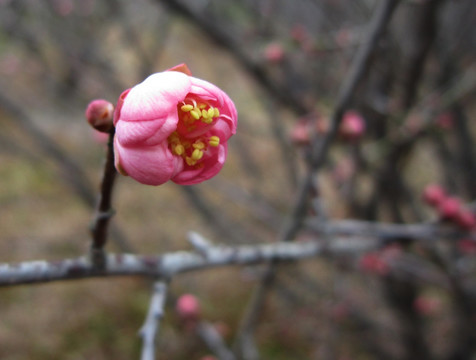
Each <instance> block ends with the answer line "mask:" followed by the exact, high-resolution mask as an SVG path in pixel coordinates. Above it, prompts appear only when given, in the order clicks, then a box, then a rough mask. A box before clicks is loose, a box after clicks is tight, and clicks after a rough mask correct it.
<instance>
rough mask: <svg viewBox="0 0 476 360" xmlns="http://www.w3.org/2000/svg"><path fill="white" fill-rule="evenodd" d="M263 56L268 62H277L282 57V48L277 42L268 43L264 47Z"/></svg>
mask: <svg viewBox="0 0 476 360" xmlns="http://www.w3.org/2000/svg"><path fill="white" fill-rule="evenodd" d="M264 57H265V59H266V60H267V61H269V62H270V63H279V62H281V61H282V60H283V59H284V49H283V46H282V45H281V44H279V43H276V42H274V43H270V44H268V45H267V46H266V47H265V49H264Z"/></svg>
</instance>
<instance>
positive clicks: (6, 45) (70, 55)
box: [0, 0, 476, 360]
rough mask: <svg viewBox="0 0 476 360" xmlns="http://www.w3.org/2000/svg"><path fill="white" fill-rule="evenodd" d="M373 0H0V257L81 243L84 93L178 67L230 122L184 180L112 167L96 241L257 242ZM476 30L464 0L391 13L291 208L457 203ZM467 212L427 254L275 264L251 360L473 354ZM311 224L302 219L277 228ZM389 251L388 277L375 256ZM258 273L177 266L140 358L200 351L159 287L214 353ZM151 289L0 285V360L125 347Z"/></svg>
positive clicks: (361, 211)
mask: <svg viewBox="0 0 476 360" xmlns="http://www.w3.org/2000/svg"><path fill="white" fill-rule="evenodd" d="M382 3H383V1H378V0H355V1H345V0H294V1H289V0H288V1H286V0H259V1H256V0H157V1H153V0H137V1H134V2H131V1H125V0H103V1H97V0H44V1H35V0H0V127H1V131H0V262H10V263H11V262H20V261H28V260H35V259H46V260H58V259H63V258H68V257H77V256H80V255H83V254H85V253H86V251H87V249H88V246H89V232H88V226H89V223H90V222H91V220H92V217H93V208H94V205H95V202H96V197H97V189H98V188H99V183H100V177H101V169H102V165H103V161H104V154H105V139H104V137H102V136H101V135H100V134H98V133H95V132H94V131H93V130H92V129H91V128H89V126H88V125H87V123H86V121H85V119H84V111H85V108H86V106H87V104H88V103H89V101H91V100H92V99H95V98H104V99H107V100H109V101H111V102H112V103H116V101H117V98H118V96H119V95H120V94H121V92H122V91H123V90H125V89H127V88H130V87H132V86H133V85H135V84H137V83H139V82H141V81H142V80H143V79H144V78H145V77H147V76H148V75H150V74H152V73H154V72H158V71H163V70H165V69H168V68H170V67H172V66H174V65H177V64H179V63H186V64H187V65H188V67H189V68H190V69H191V71H192V73H193V75H194V76H196V77H199V78H203V79H206V80H208V81H210V82H212V83H214V84H216V85H217V86H219V87H220V88H221V89H223V90H224V91H225V92H227V93H228V94H229V96H230V97H231V98H232V99H233V100H234V102H235V104H236V107H237V109H238V113H239V126H238V133H237V135H235V136H234V137H233V138H232V140H231V141H230V146H229V155H228V156H229V158H228V161H227V163H226V165H225V167H224V168H223V170H222V171H221V173H220V174H219V175H218V176H217V177H215V178H214V179H212V180H210V181H208V182H205V183H203V184H200V185H197V186H191V187H181V186H177V185H175V184H173V183H167V184H165V185H162V186H160V187H149V186H144V185H141V184H138V183H136V182H134V181H133V180H131V179H129V178H125V177H122V176H121V177H120V178H119V179H118V183H117V185H116V188H115V190H114V201H113V206H114V208H115V210H116V215H115V217H114V220H113V229H112V234H111V241H110V243H109V244H108V250H109V251H111V252H136V253H140V254H156V253H163V252H170V251H175V250H184V249H185V250H187V249H190V245H188V243H187V241H186V235H187V232H188V231H191V230H194V231H198V232H200V233H201V234H203V235H205V236H206V237H208V238H209V239H211V240H212V241H213V242H215V243H224V244H230V245H237V244H256V243H263V242H272V241H276V239H277V238H278V234H280V232H281V231H282V227H283V222H284V220H285V219H287V217H288V215H289V213H290V211H291V209H292V204H293V201H294V198H295V195H296V191H297V189H298V187H299V183H300V181H301V179H302V178H303V176H304V175H305V173H306V171H307V162H306V159H307V158H308V156H309V144H310V142H311V140H312V139H315V138H317V139H319V138H322V137H324V136H326V134H327V133H328V131H329V130H328V129H329V118H330V116H331V114H332V113H333V111H334V108H335V104H336V100H337V98H338V94H339V89H340V88H341V86H342V84H343V83H344V81H345V79H346V78H347V77H348V73H349V69H350V66H351V63H352V60H353V59H354V56H355V54H356V52H357V50H358V49H359V47H360V46H361V45H362V44H365V42H366V41H367V37H366V36H367V33H368V27H369V23H370V22H371V19H372V17H373V16H375V14H376V12H377V8H378V7H379V6H382V5H381V4H382ZM475 20H476V3H475V2H474V1H472V0H458V1H456V0H427V1H425V0H412V1H410V0H407V1H400V2H399V3H398V4H397V6H396V9H395V11H394V13H393V16H392V19H391V21H390V22H389V23H388V24H387V26H386V29H385V31H384V32H383V33H382V35H381V38H380V40H379V42H378V44H377V46H376V47H375V49H374V50H373V52H372V57H371V65H370V67H369V69H367V71H366V73H365V76H364V79H363V81H361V82H360V83H359V86H358V89H357V91H356V92H354V93H353V94H352V97H351V101H350V103H349V104H348V106H347V109H346V110H349V111H347V112H346V113H345V114H344V118H343V121H342V126H341V128H340V130H339V133H338V136H337V138H336V140H335V141H334V143H333V146H332V148H331V151H330V153H329V156H328V157H327V161H326V163H325V166H324V167H322V168H321V169H320V171H319V173H318V174H317V177H316V179H315V183H316V185H315V188H316V193H317V194H318V195H319V197H318V199H319V201H318V206H316V207H315V208H314V213H312V214H309V216H319V217H320V218H321V219H322V218H325V219H333V220H340V219H359V220H366V221H375V222H394V223H435V222H437V221H438V220H439V219H441V218H442V217H443V218H444V217H445V216H446V215H445V213H444V212H445V211H446V210H445V209H446V208H442V207H441V206H440V207H438V206H433V207H432V206H429V205H428V204H429V203H428V201H427V202H426V203H425V201H424V200H422V198H421V195H422V193H423V192H424V189H425V188H427V186H428V185H429V184H437V185H438V186H440V187H441V189H443V190H444V191H445V193H447V194H448V195H451V197H452V199H456V200H455V201H454V202H455V203H458V206H460V207H461V208H464V209H465V211H467V212H469V213H471V211H473V212H474V208H475V203H474V201H475V199H476V153H475V148H474V139H475V136H476V125H475V122H474V115H475V111H476V108H475V102H474V98H475V84H476V66H475V56H476V52H475V50H476V33H475V32H474V22H475ZM349 119H350V120H349ZM430 205H431V202H430ZM473 220H474V215H473ZM468 221H469V225H468V224H466V225H464V224H463V225H461V224H459V223H458V224H456V225H455V226H456V227H458V229H461V230H464V231H465V233H464V236H463V235H461V236H460V237H458V238H457V239H452V240H451V241H444V240H440V239H437V238H435V239H433V240H434V241H433V242H432V243H431V246H428V245H427V244H426V243H425V244H426V245H425V246H420V244H419V243H417V244H414V243H409V241H408V239H404V238H402V239H398V240H399V241H398V242H396V243H395V244H392V245H389V246H386V247H382V248H380V249H376V251H375V253H372V254H358V253H356V254H355V256H348V257H340V258H336V257H331V256H323V257H321V258H319V259H313V260H306V261H302V262H299V263H293V264H289V265H285V266H282V267H280V269H279V271H278V273H277V277H276V280H275V283H274V287H273V289H272V290H270V291H269V296H268V297H267V299H266V303H265V306H264V307H263V311H262V312H261V314H260V321H259V324H258V326H257V328H256V342H257V346H258V348H259V351H260V354H261V358H262V359H339V360H347V359H448V360H450V359H454V360H456V359H474V358H475V357H474V356H475V353H476V351H475V344H476V339H475V336H476V335H475V330H474V329H476V308H475V305H474V304H475V303H476V302H475V301H474V300H475V297H476V292H475V291H476V287H475V285H476V283H475V276H474V275H475V270H476V267H475V265H476V262H475V254H476V246H475V242H474V237H475V235H474V233H475V227H474V224H473V225H471V224H472V223H471V220H468ZM447 223H448V222H447ZM450 223H451V221H450ZM450 226H452V224H450ZM319 236H320V235H319V234H317V233H316V232H315V231H312V230H311V229H308V228H305V227H304V228H302V229H301V231H299V232H298V234H297V235H296V239H290V240H298V241H303V240H305V239H309V238H312V239H316V238H317V239H319ZM395 254H396V255H395ZM395 256H398V257H399V259H402V263H403V264H404V265H402V266H400V272H395V271H394V269H393V268H392V267H391V266H390V265H389V264H387V261H389V260H388V259H390V258H392V259H393V258H394V257H395ZM402 269H403V270H402ZM258 270H259V269H258ZM395 274H397V275H398V276H397V275H395ZM402 274H404V275H402ZM258 280H259V271H258V273H257V271H256V268H254V267H253V268H241V269H237V268H229V269H213V270H210V271H206V272H199V273H195V274H186V275H180V276H178V277H177V278H175V279H174V280H173V282H172V283H171V289H170V292H171V295H170V297H169V299H168V305H167V308H166V310H167V313H166V316H165V319H164V322H163V323H162V326H161V329H160V334H159V340H158V349H159V351H158V354H157V359H200V358H201V357H202V356H205V355H206V354H209V353H210V350H209V349H207V347H206V346H205V345H204V343H203V342H202V341H201V340H200V338H199V337H198V336H197V334H196V333H195V332H194V331H193V329H190V328H189V327H187V326H184V324H183V322H182V321H181V319H180V318H179V317H178V316H177V315H176V314H175V313H174V301H175V299H176V298H177V297H178V296H180V295H181V294H183V293H192V294H194V295H195V296H196V297H197V299H199V301H200V305H201V316H202V318H203V319H205V320H206V321H208V322H210V323H212V324H215V325H216V327H217V329H219V331H220V332H221V333H222V335H223V336H224V339H225V341H227V343H229V344H232V343H233V339H234V336H235V335H236V331H237V328H238V327H239V324H240V321H241V318H242V315H243V312H244V311H245V308H246V306H245V304H246V303H247V302H248V300H249V298H250V296H251V294H252V292H253V289H254V287H255V286H256V284H257V283H258ZM149 297H150V283H149V282H147V281H145V280H141V279H106V280H104V279H103V280H84V281H74V282H64V283H54V284H47V285H36V286H21V287H13V288H4V289H1V290H0V319H1V321H0V358H2V359H9V360H13V359H118V360H120V359H133V358H138V356H139V353H140V346H141V343H140V340H139V338H138V337H137V331H138V330H139V328H140V326H141V324H142V322H143V319H144V317H145V314H146V311H147V306H148V302H149Z"/></svg>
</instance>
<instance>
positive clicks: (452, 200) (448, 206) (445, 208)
mask: <svg viewBox="0 0 476 360" xmlns="http://www.w3.org/2000/svg"><path fill="white" fill-rule="evenodd" d="M460 211H461V201H460V199H458V198H456V197H452V196H450V197H447V198H446V199H444V200H443V201H442V202H441V203H440V204H439V205H438V213H439V214H440V216H441V217H442V218H443V219H447V220H454V219H456V217H457V215H458V213H459V212H460Z"/></svg>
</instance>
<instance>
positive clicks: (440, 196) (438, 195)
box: [423, 184, 446, 206]
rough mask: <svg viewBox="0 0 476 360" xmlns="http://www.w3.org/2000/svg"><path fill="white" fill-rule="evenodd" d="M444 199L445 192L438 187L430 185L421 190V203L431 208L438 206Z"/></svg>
mask: <svg viewBox="0 0 476 360" xmlns="http://www.w3.org/2000/svg"><path fill="white" fill-rule="evenodd" d="M445 199H446V192H445V190H444V189H443V188H442V187H441V186H440V185H436V184H431V185H428V186H427V187H425V189H424V190H423V201H425V202H426V203H427V204H428V205H431V206H439V205H440V204H441V203H442V202H443V201H444V200H445Z"/></svg>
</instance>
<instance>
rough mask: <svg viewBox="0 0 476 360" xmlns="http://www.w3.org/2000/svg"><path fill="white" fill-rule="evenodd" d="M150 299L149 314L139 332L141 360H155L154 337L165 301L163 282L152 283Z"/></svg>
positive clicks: (165, 290) (165, 287) (164, 283)
mask: <svg viewBox="0 0 476 360" xmlns="http://www.w3.org/2000/svg"><path fill="white" fill-rule="evenodd" d="M153 291H154V292H153V294H152V298H151V299H150V305H149V312H148V313H147V317H146V319H145V322H144V325H142V328H141V329H140V331H139V335H140V337H141V338H142V341H143V345H142V354H141V360H154V359H155V337H156V336H157V333H158V330H159V323H160V320H161V319H162V317H163V316H164V306H165V299H166V296H167V284H166V282H164V281H157V282H156V283H154V290H153Z"/></svg>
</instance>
